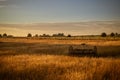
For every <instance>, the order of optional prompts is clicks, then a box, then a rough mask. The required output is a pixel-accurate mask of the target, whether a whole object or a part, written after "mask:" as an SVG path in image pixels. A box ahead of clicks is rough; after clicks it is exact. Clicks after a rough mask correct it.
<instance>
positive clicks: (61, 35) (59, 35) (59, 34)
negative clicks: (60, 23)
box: [53, 33, 65, 37]
mask: <svg viewBox="0 0 120 80" xmlns="http://www.w3.org/2000/svg"><path fill="white" fill-rule="evenodd" d="M63 36H65V35H64V33H58V34H53V37H63Z"/></svg>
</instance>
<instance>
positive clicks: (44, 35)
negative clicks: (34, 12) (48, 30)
mask: <svg viewBox="0 0 120 80" xmlns="http://www.w3.org/2000/svg"><path fill="white" fill-rule="evenodd" d="M42 37H50V35H49V34H43V35H42Z"/></svg>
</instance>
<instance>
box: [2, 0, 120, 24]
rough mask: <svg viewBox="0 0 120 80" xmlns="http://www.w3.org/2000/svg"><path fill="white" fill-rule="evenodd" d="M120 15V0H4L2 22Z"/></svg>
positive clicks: (65, 19)
mask: <svg viewBox="0 0 120 80" xmlns="http://www.w3.org/2000/svg"><path fill="white" fill-rule="evenodd" d="M119 19H120V0H0V23H33V22H35V23H36V22H75V21H89V20H119Z"/></svg>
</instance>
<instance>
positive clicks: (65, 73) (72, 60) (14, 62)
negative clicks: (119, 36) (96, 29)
mask: <svg viewBox="0 0 120 80" xmlns="http://www.w3.org/2000/svg"><path fill="white" fill-rule="evenodd" d="M119 75H120V60H119V59H113V58H89V57H81V58H79V57H70V56H57V55H16V56H1V57H0V80H119V79H120V76H119Z"/></svg>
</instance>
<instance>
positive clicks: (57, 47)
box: [0, 42, 120, 57]
mask: <svg viewBox="0 0 120 80" xmlns="http://www.w3.org/2000/svg"><path fill="white" fill-rule="evenodd" d="M69 46H70V44H46V43H18V42H0V56H7V55H21V54H30V55H31V54H39V55H41V54H46V55H47V54H48V55H68V56H71V55H69ZM72 46H77V47H79V45H72ZM72 56H78V57H82V56H87V57H120V46H97V55H95V56H89V55H82V56H81V55H72Z"/></svg>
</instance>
